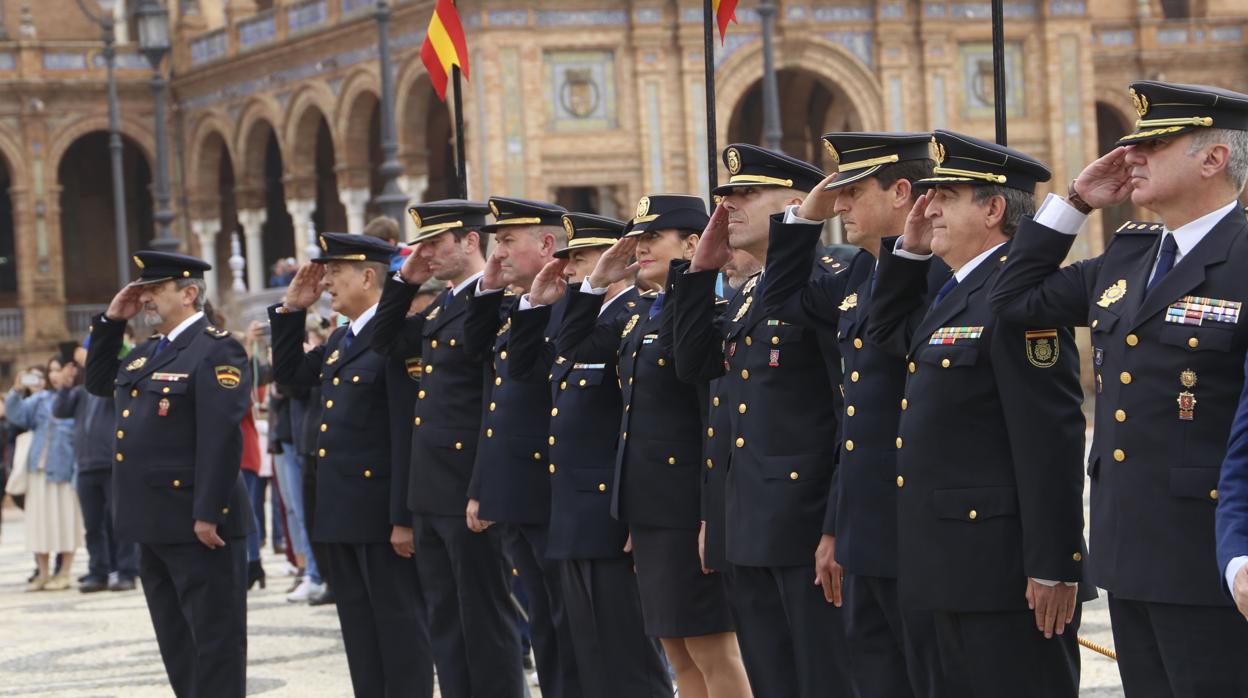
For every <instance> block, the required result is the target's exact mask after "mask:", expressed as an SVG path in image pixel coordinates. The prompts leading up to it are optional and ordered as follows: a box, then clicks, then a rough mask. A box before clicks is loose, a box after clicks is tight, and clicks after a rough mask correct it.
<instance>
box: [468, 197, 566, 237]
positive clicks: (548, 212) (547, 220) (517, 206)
mask: <svg viewBox="0 0 1248 698" xmlns="http://www.w3.org/2000/svg"><path fill="white" fill-rule="evenodd" d="M489 205H490V213H492V214H493V215H494V222H493V223H490V224H488V225H486V226H483V227H482V228H481V232H484V233H496V232H498V229H499V228H505V227H507V226H512V225H554V226H559V227H562V226H563V214H565V213H567V212H568V209H566V208H564V207H562V206H560V205H558V204H550V203H546V202H545V201H530V200H529V199H512V198H510V197H506V196H491V197H490V202H489Z"/></svg>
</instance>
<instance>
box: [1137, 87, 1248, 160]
mask: <svg viewBox="0 0 1248 698" xmlns="http://www.w3.org/2000/svg"><path fill="white" fill-rule="evenodd" d="M1131 101H1132V102H1134V103H1135V111H1136V113H1137V114H1139V115H1140V118H1139V119H1138V120H1136V122H1135V131H1134V132H1133V133H1129V134H1127V135H1125V136H1123V137H1122V138H1119V139H1118V145H1131V144H1132V143H1141V142H1143V141H1151V140H1153V139H1154V138H1174V137H1175V136H1181V135H1183V134H1184V133H1187V132H1189V131H1192V130H1194V129H1198V128H1228V129H1234V130H1236V131H1248V95H1246V94H1241V93H1239V92H1232V91H1230V90H1224V89H1222V88H1220V87H1210V86H1208V85H1181V84H1178V83H1173V82H1158V81H1156V80H1141V81H1139V82H1133V83H1131Z"/></svg>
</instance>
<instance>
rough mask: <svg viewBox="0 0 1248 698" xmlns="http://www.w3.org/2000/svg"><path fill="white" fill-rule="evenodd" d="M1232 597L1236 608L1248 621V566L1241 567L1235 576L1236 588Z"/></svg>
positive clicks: (1232, 591)
mask: <svg viewBox="0 0 1248 698" xmlns="http://www.w3.org/2000/svg"><path fill="white" fill-rule="evenodd" d="M1231 596H1232V597H1234V598H1235V607H1236V608H1238V609H1239V612H1240V614H1241V615H1243V617H1244V619H1245V620H1248V565H1244V566H1243V567H1240V568H1239V572H1237V573H1236V574H1235V588H1234V589H1232V590H1231Z"/></svg>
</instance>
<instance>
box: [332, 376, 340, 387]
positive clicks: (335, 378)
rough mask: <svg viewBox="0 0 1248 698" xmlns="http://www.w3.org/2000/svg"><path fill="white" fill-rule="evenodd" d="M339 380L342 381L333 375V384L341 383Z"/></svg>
mask: <svg viewBox="0 0 1248 698" xmlns="http://www.w3.org/2000/svg"><path fill="white" fill-rule="evenodd" d="M341 382H342V381H340V380H338V376H334V380H333V384H334V385H338V384H339V383H341Z"/></svg>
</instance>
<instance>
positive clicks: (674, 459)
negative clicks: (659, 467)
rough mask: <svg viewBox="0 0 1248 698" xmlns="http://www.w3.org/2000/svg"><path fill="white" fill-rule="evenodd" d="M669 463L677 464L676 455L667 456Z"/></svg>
mask: <svg viewBox="0 0 1248 698" xmlns="http://www.w3.org/2000/svg"><path fill="white" fill-rule="evenodd" d="M667 464H668V465H676V457H675V456H668V458H667Z"/></svg>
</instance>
